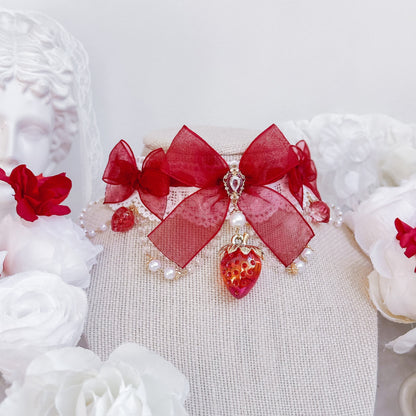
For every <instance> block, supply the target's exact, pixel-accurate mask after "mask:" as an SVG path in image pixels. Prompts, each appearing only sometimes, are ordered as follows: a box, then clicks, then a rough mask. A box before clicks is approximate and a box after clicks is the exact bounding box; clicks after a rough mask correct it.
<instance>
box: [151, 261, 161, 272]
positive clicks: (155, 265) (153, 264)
mask: <svg viewBox="0 0 416 416" xmlns="http://www.w3.org/2000/svg"><path fill="white" fill-rule="evenodd" d="M161 267H162V265H161V264H160V261H159V260H152V261H150V262H149V270H150V271H151V272H153V273H154V272H157V271H158V270H160V268H161Z"/></svg>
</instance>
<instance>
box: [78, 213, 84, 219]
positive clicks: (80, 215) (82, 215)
mask: <svg viewBox="0 0 416 416" xmlns="http://www.w3.org/2000/svg"><path fill="white" fill-rule="evenodd" d="M84 217H85V215H84V213H83V212H81V214H79V219H80V220H82V219H83V218H84Z"/></svg>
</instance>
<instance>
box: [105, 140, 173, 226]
mask: <svg viewBox="0 0 416 416" xmlns="http://www.w3.org/2000/svg"><path fill="white" fill-rule="evenodd" d="M165 164H166V155H165V152H164V151H163V149H156V150H154V151H153V152H151V153H149V154H148V155H147V157H146V159H145V160H144V161H143V166H142V170H139V169H138V168H137V164H136V158H135V157H134V154H133V151H132V150H131V148H130V146H129V145H128V144H127V143H126V142H125V141H124V140H120V141H119V142H118V143H117V144H116V145H115V147H114V149H113V150H112V151H111V153H110V156H109V158H108V163H107V166H106V168H105V171H104V175H103V181H104V182H105V183H106V184H107V187H106V189H105V199H104V203H105V204H110V203H117V202H122V201H125V200H126V199H127V198H128V197H130V196H131V195H132V193H133V192H134V191H135V190H137V191H138V192H139V196H140V199H141V201H142V202H143V204H144V205H145V206H146V207H147V208H148V209H149V211H151V212H152V213H153V214H154V215H156V216H157V217H158V218H159V219H162V218H163V215H164V213H165V210H166V201H167V195H168V194H169V176H168V175H166V173H164V172H163V171H162V168H163V167H164V165H165Z"/></svg>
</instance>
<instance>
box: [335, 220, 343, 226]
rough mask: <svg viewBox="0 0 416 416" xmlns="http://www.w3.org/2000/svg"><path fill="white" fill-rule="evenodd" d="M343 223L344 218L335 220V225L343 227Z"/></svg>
mask: <svg viewBox="0 0 416 416" xmlns="http://www.w3.org/2000/svg"><path fill="white" fill-rule="evenodd" d="M341 225H342V218H340V219H338V220H336V221H335V227H341Z"/></svg>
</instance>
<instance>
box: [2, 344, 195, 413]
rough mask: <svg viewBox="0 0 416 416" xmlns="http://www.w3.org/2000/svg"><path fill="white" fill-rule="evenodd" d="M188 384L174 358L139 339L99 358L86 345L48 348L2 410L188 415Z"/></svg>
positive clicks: (31, 367)
mask: <svg viewBox="0 0 416 416" xmlns="http://www.w3.org/2000/svg"><path fill="white" fill-rule="evenodd" d="M188 393H189V384H188V382H187V380H186V378H185V377H184V375H183V374H181V373H180V372H179V371H178V370H177V369H176V368H175V367H174V366H173V365H172V364H170V363H168V362H167V361H165V360H164V359H163V358H162V357H160V356H159V355H157V354H155V353H153V352H150V351H148V350H147V349H146V348H144V347H141V346H139V345H136V344H125V345H122V346H120V347H119V348H117V349H116V350H115V351H114V352H113V353H112V354H111V355H110V357H109V359H108V361H106V362H104V363H103V362H101V361H100V359H99V358H98V357H97V356H96V355H95V354H94V353H92V352H91V351H89V350H85V349H83V348H63V349H60V350H55V351H50V352H47V353H45V354H44V355H42V356H40V357H38V358H36V359H35V360H33V361H32V363H31V364H30V365H29V367H28V368H27V371H26V375H25V378H24V381H23V383H22V384H21V385H17V384H16V385H14V386H12V388H11V389H9V390H8V392H7V395H8V396H7V398H6V399H5V400H4V401H3V403H2V404H0V416H6V415H7V416H26V415H28V414H30V415H31V416H44V415H46V414H50V415H55V414H56V415H60V416H85V415H88V416H165V415H171V416H185V415H187V412H186V410H185V408H184V406H183V404H184V401H185V399H186V396H187V395H188Z"/></svg>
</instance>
